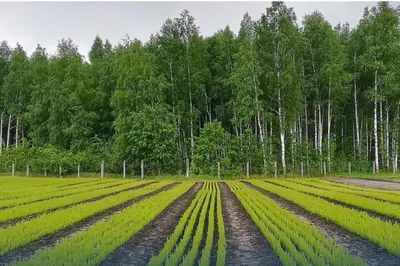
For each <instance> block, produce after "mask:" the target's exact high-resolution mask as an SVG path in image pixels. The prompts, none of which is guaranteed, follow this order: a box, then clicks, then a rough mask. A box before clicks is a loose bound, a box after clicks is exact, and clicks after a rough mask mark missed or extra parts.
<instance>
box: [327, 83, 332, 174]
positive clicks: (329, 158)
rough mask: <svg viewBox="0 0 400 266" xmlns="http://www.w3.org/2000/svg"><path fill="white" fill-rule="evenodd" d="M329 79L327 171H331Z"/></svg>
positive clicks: (329, 92) (329, 98)
mask: <svg viewBox="0 0 400 266" xmlns="http://www.w3.org/2000/svg"><path fill="white" fill-rule="evenodd" d="M331 121H332V114H331V78H329V88H328V146H327V149H328V157H327V160H328V171H329V172H330V171H331Z"/></svg>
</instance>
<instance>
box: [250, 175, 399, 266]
mask: <svg viewBox="0 0 400 266" xmlns="http://www.w3.org/2000/svg"><path fill="white" fill-rule="evenodd" d="M245 184H246V185H248V186H249V187H251V188H253V189H256V190H258V191H260V192H261V193H263V194H264V195H266V196H268V197H269V198H271V199H272V200H274V201H275V202H276V203H277V204H279V206H280V207H281V208H284V209H286V210H288V211H289V212H290V213H292V214H293V215H296V216H297V217H299V218H300V219H301V220H302V221H304V222H306V223H308V224H311V225H313V226H314V227H316V228H317V229H318V230H319V231H320V232H321V233H323V234H324V235H325V236H326V237H327V238H329V239H331V240H334V241H335V242H336V243H338V244H340V245H342V246H343V247H344V249H345V250H346V251H348V252H349V253H350V254H351V255H353V256H358V257H360V258H361V259H363V260H364V261H365V262H366V263H367V265H370V266H379V265H385V266H398V265H400V258H397V257H396V256H394V255H392V254H390V253H389V252H388V251H386V250H385V249H384V248H382V247H380V246H378V245H375V244H373V243H371V242H369V241H368V240H366V239H364V238H362V237H360V236H357V235H355V234H353V233H351V232H349V231H347V230H345V229H343V228H341V227H339V226H338V225H337V224H335V223H333V222H331V221H329V220H327V219H325V218H323V217H321V216H318V215H316V214H313V213H310V212H308V211H307V210H305V209H303V208H302V207H300V206H298V205H296V204H295V203H293V202H291V201H288V200H286V199H284V198H281V197H279V196H278V195H275V194H273V193H270V192H268V191H266V190H264V189H261V188H258V187H256V186H254V185H252V184H250V183H247V182H246V183H245Z"/></svg>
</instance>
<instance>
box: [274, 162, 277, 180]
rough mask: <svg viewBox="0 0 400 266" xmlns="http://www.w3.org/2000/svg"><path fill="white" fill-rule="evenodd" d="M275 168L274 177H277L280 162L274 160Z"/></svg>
mask: <svg viewBox="0 0 400 266" xmlns="http://www.w3.org/2000/svg"><path fill="white" fill-rule="evenodd" d="M274 168H275V170H274V177H277V176H278V164H277V163H276V162H274Z"/></svg>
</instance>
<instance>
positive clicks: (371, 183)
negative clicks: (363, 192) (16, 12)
mask: <svg viewBox="0 0 400 266" xmlns="http://www.w3.org/2000/svg"><path fill="white" fill-rule="evenodd" d="M328 180H329V181H333V182H340V183H345V184H350V185H355V186H359V187H369V188H378V189H387V190H400V183H398V182H390V181H378V180H369V179H357V178H346V177H337V178H329V179H328Z"/></svg>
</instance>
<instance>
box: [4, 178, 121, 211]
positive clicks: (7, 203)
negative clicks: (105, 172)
mask: <svg viewBox="0 0 400 266" xmlns="http://www.w3.org/2000/svg"><path fill="white" fill-rule="evenodd" d="M122 184H124V182H118V181H115V180H110V179H108V180H101V181H98V182H93V183H90V185H88V184H86V183H84V184H80V185H79V186H68V187H67V188H68V189H57V188H56V189H54V188H53V189H52V190H51V191H50V190H45V189H40V190H39V189H37V190H36V193H32V192H31V193H29V194H27V195H25V196H21V197H18V198H12V199H4V200H0V208H4V207H12V206H16V205H21V204H26V203H30V202H34V201H40V200H45V199H50V198H55V197H63V196H69V195H73V194H79V193H82V192H87V191H92V190H97V189H102V188H107V187H110V186H117V185H122Z"/></svg>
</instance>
